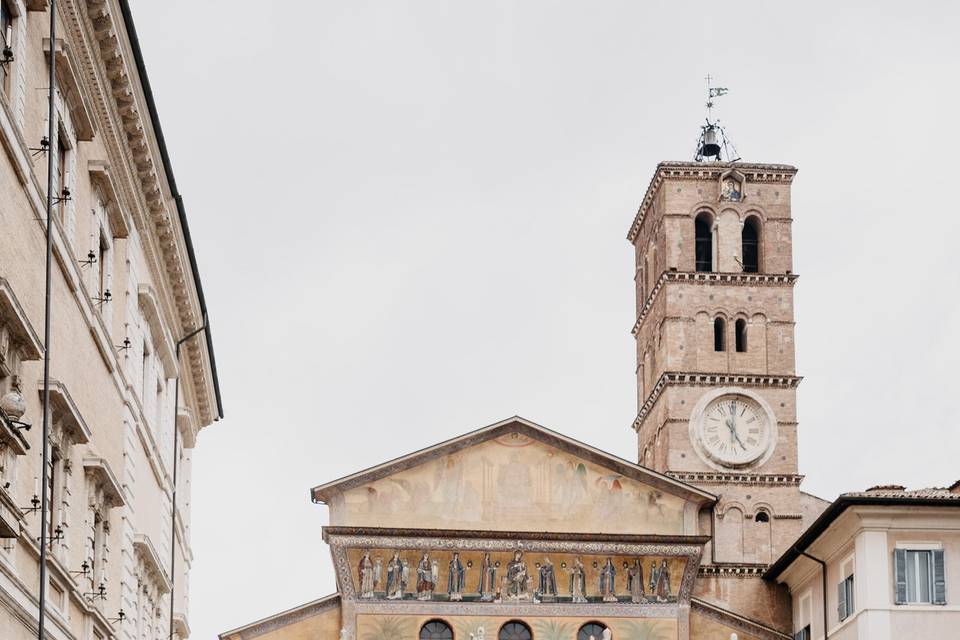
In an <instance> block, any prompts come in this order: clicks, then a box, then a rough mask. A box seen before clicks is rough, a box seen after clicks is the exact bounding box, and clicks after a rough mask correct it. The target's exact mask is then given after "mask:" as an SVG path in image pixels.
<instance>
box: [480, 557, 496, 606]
mask: <svg viewBox="0 0 960 640" xmlns="http://www.w3.org/2000/svg"><path fill="white" fill-rule="evenodd" d="M477 591H479V592H480V601H481V602H493V599H494V597H495V596H496V593H497V565H495V564H494V563H493V560H491V559H490V554H489V553H485V554H483V562H482V563H480V586H479V587H478V588H477Z"/></svg>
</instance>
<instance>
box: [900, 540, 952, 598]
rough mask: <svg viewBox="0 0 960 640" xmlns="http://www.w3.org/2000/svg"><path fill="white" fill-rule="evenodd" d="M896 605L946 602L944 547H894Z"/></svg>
mask: <svg viewBox="0 0 960 640" xmlns="http://www.w3.org/2000/svg"><path fill="white" fill-rule="evenodd" d="M893 574H894V592H895V593H894V596H895V599H894V602H895V603H896V604H946V603H947V581H946V565H945V561H944V552H943V549H896V550H895V551H894V552H893Z"/></svg>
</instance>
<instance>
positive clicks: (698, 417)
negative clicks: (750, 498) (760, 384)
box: [690, 389, 777, 468]
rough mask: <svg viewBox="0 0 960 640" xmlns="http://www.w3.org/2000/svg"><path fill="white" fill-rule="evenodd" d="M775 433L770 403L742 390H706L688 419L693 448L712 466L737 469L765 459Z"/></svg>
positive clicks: (774, 440) (774, 438)
mask: <svg viewBox="0 0 960 640" xmlns="http://www.w3.org/2000/svg"><path fill="white" fill-rule="evenodd" d="M776 433H777V422H776V419H775V418H774V417H773V412H772V411H771V410H770V407H769V405H767V403H766V402H764V401H763V399H762V398H760V397H758V396H755V395H754V394H752V393H748V392H746V391H745V390H738V389H719V390H716V391H713V392H711V393H708V394H707V395H705V396H704V397H703V398H701V400H700V402H699V403H698V404H697V406H696V407H695V408H694V412H693V415H692V416H691V419H690V436H691V440H692V442H693V444H694V448H695V449H696V450H697V453H699V454H700V456H701V457H702V458H704V460H705V461H706V462H707V463H708V464H710V466H712V467H720V468H724V467H725V468H730V467H733V468H737V467H745V466H748V465H751V464H755V463H757V462H758V461H766V459H767V458H769V456H770V454H771V453H773V448H774V446H775V445H776V437H777V435H776Z"/></svg>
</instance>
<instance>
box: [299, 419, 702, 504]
mask: <svg viewBox="0 0 960 640" xmlns="http://www.w3.org/2000/svg"><path fill="white" fill-rule="evenodd" d="M511 432H517V433H522V434H524V435H527V436H530V437H532V438H534V439H535V440H538V441H540V442H543V443H545V444H548V445H551V446H554V447H556V448H558V449H561V450H563V451H566V452H567V453H571V454H573V455H578V456H581V457H583V458H586V459H588V460H590V461H591V462H593V463H595V464H598V465H600V466H604V467H608V468H610V469H613V470H615V471H617V472H618V473H621V474H622V475H624V476H628V477H632V478H634V479H636V480H639V481H640V482H644V483H646V484H649V485H651V486H654V487H656V488H658V489H661V490H663V491H666V492H667V493H670V494H673V495H677V496H679V497H682V498H685V499H687V500H691V501H693V502H698V503H703V504H707V503H713V502H716V501H717V496H715V495H713V494H712V493H709V492H707V491H704V490H703V489H699V488H697V487H694V486H692V485H689V484H687V483H685V482H682V481H680V480H676V479H674V478H671V477H670V476H667V475H664V474H662V473H658V472H656V471H653V470H652V469H648V468H647V467H643V466H641V465H639V464H635V463H633V462H629V461H628V460H625V459H623V458H620V457H618V456H615V455H613V454H611V453H607V452H606V451H602V450H600V449H597V448H595V447H591V446H590V445H588V444H585V443H583V442H580V441H579V440H575V439H573V438H569V437H567V436H565V435H563V434H561V433H558V432H556V431H553V430H552V429H548V428H546V427H543V426H541V425H539V424H536V423H534V422H530V421H529V420H526V419H524V418H521V417H519V416H513V417H512V418H508V419H506V420H501V421H500V422H495V423H494V424H491V425H487V426H485V427H481V428H479V429H476V430H474V431H470V432H467V433H465V434H463V435H460V436H457V437H455V438H451V439H450V440H445V441H443V442H439V443H437V444H435V445H432V446H430V447H426V448H424V449H420V450H419V451H414V452H413V453H410V454H407V455H405V456H401V457H399V458H395V459H393V460H389V461H387V462H384V463H382V464H379V465H375V466H373V467H369V468H367V469H364V470H362V471H358V472H356V473H353V474H350V475H348V476H344V477H342V478H339V479H337V480H333V481H332V482H328V483H326V484H322V485H319V486H316V487H314V488H312V489H311V490H310V498H311V500H312V501H313V502H319V503H323V504H328V503H329V501H330V498H331V497H332V496H333V495H335V494H338V493H342V492H344V491H346V490H348V489H352V488H355V487H358V486H360V485H363V484H366V483H368V482H373V481H374V480H379V479H380V478H384V477H386V476H388V475H391V474H393V473H397V472H399V471H403V470H404V469H409V468H411V467H415V466H419V465H421V464H423V463H424V462H427V461H428V460H431V459H433V458H436V457H439V456H443V455H447V454H450V453H453V452H455V451H459V450H460V449H463V448H464V447H468V446H472V445H475V444H479V443H481V442H486V441H487V440H492V439H493V438H496V437H498V436H501V435H505V434H507V433H511Z"/></svg>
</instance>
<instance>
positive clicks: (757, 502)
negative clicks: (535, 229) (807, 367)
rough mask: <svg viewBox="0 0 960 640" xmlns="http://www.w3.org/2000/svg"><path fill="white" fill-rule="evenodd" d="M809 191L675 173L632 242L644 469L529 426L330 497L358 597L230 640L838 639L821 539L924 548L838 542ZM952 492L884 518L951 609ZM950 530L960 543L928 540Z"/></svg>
mask: <svg viewBox="0 0 960 640" xmlns="http://www.w3.org/2000/svg"><path fill="white" fill-rule="evenodd" d="M795 174H796V169H795V168H793V167H790V166H784V165H765V164H749V163H740V162H735V163H724V162H710V163H705V162H665V163H661V164H660V165H659V166H658V167H657V169H656V171H655V173H654V176H653V179H652V180H651V182H650V185H649V187H648V189H647V191H646V194H645V195H644V197H643V199H642V201H641V205H640V208H639V211H638V212H637V214H636V216H635V218H634V220H633V223H632V224H631V225H630V228H629V232H628V236H627V237H628V240H629V241H630V242H631V244H632V245H633V247H634V250H635V283H636V284H635V286H636V300H637V306H636V312H637V320H636V323H635V324H634V327H633V335H634V336H635V338H636V349H637V351H636V353H637V404H638V412H637V417H636V420H635V421H634V423H633V429H634V430H635V431H636V433H637V439H638V440H637V442H638V448H637V453H636V456H637V458H636V459H637V460H638V463H637V464H635V463H632V462H628V461H626V460H623V459H621V458H618V457H616V456H613V455H611V454H608V453H604V452H602V451H598V450H597V449H594V448H592V447H590V446H589V445H586V444H583V443H580V442H576V441H573V440H571V439H569V438H567V437H565V436H563V435H561V434H559V433H556V432H553V431H551V430H549V429H546V428H544V427H541V426H538V425H536V424H534V423H532V422H529V421H527V420H524V419H522V418H511V419H508V420H505V421H503V422H500V423H497V424H494V425H491V426H488V427H484V428H481V429H479V430H476V431H472V432H470V433H467V434H465V435H463V436H460V437H458V438H454V439H453V440H449V441H446V442H443V443H440V444H438V445H436V446H434V447H431V448H428V449H426V450H423V451H419V452H416V453H414V454H411V455H408V456H405V457H402V458H398V459H396V460H393V461H390V462H386V463H384V464H382V465H379V466H376V467H373V468H371V469H367V470H365V471H361V472H359V473H356V474H354V475H351V476H348V477H346V478H342V479H340V480H336V481H334V482H330V483H327V484H323V485H320V486H318V487H315V488H313V489H312V498H313V500H314V502H317V503H321V504H325V505H327V507H328V508H329V511H330V525H329V526H328V527H325V529H324V532H323V537H324V540H325V541H326V542H327V543H328V544H329V546H330V550H331V553H332V557H333V562H334V567H335V571H336V576H337V593H336V594H334V595H331V596H328V597H326V598H322V599H320V600H317V601H314V602H311V603H308V604H306V605H303V606H301V607H298V608H295V609H291V610H289V611H286V612H283V613H280V614H277V615H275V616H271V617H269V618H267V619H264V620H260V621H257V622H254V623H251V624H248V625H245V626H243V627H240V628H238V629H234V630H233V631H228V632H225V633H223V634H221V636H220V638H221V640H253V639H255V638H256V639H259V640H307V639H311V640H312V639H318V640H334V639H335V638H336V637H337V636H339V637H340V639H341V640H400V639H404V638H419V639H420V640H454V639H456V640H486V638H490V640H494V639H496V640H531V639H533V638H536V640H574V639H576V640H610V639H611V638H616V639H617V640H654V639H662V640H666V639H671V640H673V639H678V640H687V639H688V638H693V639H696V640H707V639H716V640H719V639H722V640H728V639H732V638H735V637H736V638H739V640H747V639H751V640H761V639H763V640H768V639H773V638H791V637H798V638H810V637H814V638H816V637H822V633H823V631H822V629H823V626H822V625H821V626H820V627H819V630H820V631H819V633H820V634H821V635H820V636H817V635H813V636H811V635H810V633H811V631H817V627H816V626H815V625H814V628H813V629H812V630H811V629H809V628H808V627H807V626H806V625H807V624H809V619H810V615H812V613H811V614H810V615H807V614H806V613H804V614H803V615H800V614H798V610H799V611H808V610H809V611H814V610H816V609H815V608H811V607H812V605H811V603H810V599H811V598H813V599H816V597H818V596H817V593H824V592H823V590H822V589H821V590H820V591H819V592H818V591H817V590H816V589H815V588H813V587H812V586H811V585H812V584H813V583H814V582H815V580H816V579H817V574H816V573H815V572H813V573H812V572H811V569H810V568H809V567H808V566H807V564H804V563H805V562H806V560H805V558H806V557H805V556H803V557H800V558H797V557H795V556H794V555H792V554H795V553H796V549H797V544H798V542H801V543H803V544H804V545H807V547H808V548H810V549H811V550H812V551H811V552H810V554H811V555H813V553H814V552H816V553H823V554H829V553H832V550H833V549H834V546H835V547H836V549H837V550H838V553H851V552H852V551H851V549H853V548H854V547H855V549H856V554H857V558H858V562H860V554H861V547H864V548H865V549H866V550H867V551H869V554H867V555H864V559H863V561H862V565H861V564H858V569H857V571H860V570H861V569H860V567H863V570H864V571H866V572H867V575H868V576H870V575H876V576H879V577H883V576H885V575H887V574H886V573H884V572H883V571H882V570H879V569H876V568H870V566H869V565H870V563H877V564H879V565H884V566H886V563H891V562H894V556H893V555H891V554H889V553H888V551H889V550H890V549H893V548H894V546H896V545H897V544H900V543H899V542H890V543H889V544H891V545H894V546H891V547H889V548H888V547H887V546H884V545H885V544H887V539H886V538H884V537H883V536H884V535H886V534H883V533H877V530H876V529H875V528H873V524H870V527H871V528H870V531H869V532H866V531H865V529H864V528H863V527H864V526H866V525H865V524H864V523H867V520H862V521H854V520H852V519H851V518H852V516H851V517H847V519H846V520H844V519H843V518H838V519H837V520H836V522H837V523H841V521H842V522H843V523H846V524H845V525H844V526H847V527H849V529H850V530H851V531H853V532H859V531H864V533H863V534H862V537H863V538H864V542H863V543H861V541H860V537H857V538H856V542H850V540H851V538H849V537H842V538H839V539H836V538H831V540H830V541H829V542H820V540H821V538H822V537H823V536H825V535H826V534H825V533H824V531H828V530H829V529H828V528H827V524H828V523H827V520H826V519H829V518H830V517H831V514H836V513H837V509H840V507H838V506H837V503H834V504H833V505H832V506H831V505H829V503H828V502H826V501H824V500H821V499H819V498H817V497H815V496H812V495H809V494H807V493H804V492H803V491H802V490H801V488H800V486H801V482H802V480H803V477H802V476H801V475H799V473H798V461H797V434H798V429H799V425H798V421H797V406H796V393H797V387H798V385H799V384H800V377H799V376H798V375H797V372H796V368H795V348H794V308H793V289H794V286H795V284H796V282H797V275H796V274H795V273H794V271H793V259H792V233H791V223H792V213H791V206H790V202H791V188H792V184H793V179H794V176H795ZM937 494H938V496H939V497H940V498H942V499H941V500H940V501H939V502H938V503H937V506H936V507H930V508H936V509H939V511H938V514H939V515H937V516H932V515H931V516H929V517H921V516H920V515H919V514H913V515H909V514H907V513H906V512H910V509H911V507H910V505H906V504H903V503H898V505H897V506H896V507H888V506H886V505H881V504H875V505H874V506H875V507H877V509H887V508H896V509H900V510H901V511H904V517H903V518H902V520H901V522H902V527H889V528H890V529H897V535H898V536H899V537H898V540H901V541H902V540H906V541H907V542H906V543H904V544H906V545H907V546H906V547H904V549H907V550H908V551H911V552H916V551H923V550H933V549H940V553H938V554H935V553H931V555H930V556H929V557H927V556H924V560H923V561H924V562H928V565H925V566H927V568H928V569H929V572H928V574H924V575H926V576H927V578H928V579H929V586H930V589H928V591H927V593H929V592H935V591H936V588H935V587H936V585H937V584H940V583H941V582H942V581H943V576H944V572H946V574H947V575H948V576H950V577H949V579H950V580H953V581H956V580H957V577H958V574H960V567H957V566H956V558H957V556H958V555H960V550H954V549H949V548H948V549H946V554H947V556H948V557H950V558H953V559H954V560H951V561H948V562H947V563H946V565H944V563H943V562H939V564H938V563H937V561H936V560H937V558H939V559H940V560H942V559H943V557H944V554H943V551H944V546H948V547H951V546H952V547H956V544H957V542H956V531H957V527H958V524H960V512H957V511H956V509H955V507H956V506H960V500H955V499H953V498H948V497H944V496H946V495H947V494H951V492H949V491H947V490H942V491H938V492H937ZM941 494H942V495H941ZM954 494H955V492H954V493H953V494H951V495H953V496H954V497H958V496H956V495H954ZM914 506H919V505H914ZM924 508H927V507H924ZM850 512H851V513H860V511H859V507H857V508H854V509H853V510H852V511H850ZM898 513H899V512H898ZM911 513H912V512H911ZM873 517H874V518H875V519H882V518H883V517H884V516H883V514H882V513H880V514H874V515H873ZM891 517H892V513H891ZM933 519H936V521H937V522H938V523H939V525H940V526H941V530H940V531H939V532H938V533H932V532H931V531H930V530H923V529H922V527H924V526H926V523H928V522H929V521H932V520H933ZM858 522H859V523H861V524H858ZM871 523H872V521H871ZM830 526H833V527H838V526H841V525H840V524H835V525H830ZM858 527H861V528H858ZM804 531H807V533H806V534H804V533H803V532H804ZM811 531H813V532H818V533H817V536H819V537H816V536H815V537H811V536H813V534H811V533H810V532H811ZM941 533H942V534H943V535H942V536H941V535H940V534H941ZM855 535H857V536H860V535H861V534H860V533H855ZM938 536H940V538H946V539H947V542H944V543H938ZM950 536H953V537H952V538H951V537H950ZM931 537H932V540H931ZM881 538H882V539H881ZM937 544H941V546H940V547H937V546H936V545H937ZM830 545H834V546H830ZM896 548H897V549H899V548H900V547H896ZM864 553H866V551H865V552H864ZM896 555H897V557H899V554H896ZM911 557H912V558H914V561H915V562H921V561H920V560H917V559H916V556H911ZM778 558H779V560H778ZM951 562H952V563H953V564H951ZM771 565H773V567H774V569H771V568H770V567H771ZM844 566H845V565H844ZM844 571H846V569H843V570H841V569H834V568H828V569H827V572H826V574H825V575H826V579H827V581H828V583H829V582H833V583H838V584H840V583H843V584H841V587H842V588H845V589H846V588H848V586H846V583H845V580H846V576H847V575H849V574H846V573H844ZM851 571H852V569H851ZM888 573H890V572H888ZM841 574H842V575H841ZM891 575H892V573H891ZM916 575H919V574H916ZM924 579H926V578H924ZM917 581H921V578H917ZM851 584H852V583H851ZM857 584H858V585H860V587H858V588H862V589H863V590H864V591H865V593H868V594H869V597H868V598H866V599H863V598H861V600H863V601H864V602H866V601H868V600H869V601H871V602H879V600H882V599H883V598H884V597H885V596H889V598H890V599H889V604H890V606H889V609H894V608H895V607H900V611H904V612H906V610H907V609H910V608H912V609H911V614H912V615H914V616H921V617H924V616H925V617H926V618H930V617H931V616H933V615H934V614H937V615H939V616H940V617H938V618H936V620H937V622H930V623H927V628H931V629H932V628H944V625H945V624H947V623H948V620H947V617H946V616H943V615H942V614H943V613H944V612H945V607H946V609H948V610H950V611H954V612H956V611H960V607H958V606H957V604H956V603H953V602H952V601H951V602H947V603H946V604H944V603H941V602H937V601H934V600H931V599H929V598H928V600H927V606H926V608H923V607H922V606H921V607H920V608H917V606H919V603H918V602H917V601H910V600H908V599H904V601H903V602H900V603H896V601H895V600H894V594H895V591H896V589H897V586H896V584H894V583H893V582H891V581H889V580H888V581H886V582H878V583H876V584H872V585H871V586H870V587H869V588H868V587H867V586H864V585H865V581H860V582H858V583H857ZM950 584H954V583H953V582H951V583H950ZM832 588H833V587H831V589H832ZM917 588H919V587H917ZM948 592H949V587H948ZM858 594H859V592H858ZM857 597H859V595H858V596H857ZM852 601H853V598H849V599H847V602H852ZM833 604H835V603H831V604H829V606H833ZM804 607H807V609H804ZM821 610H824V609H823V608H822V607H821ZM843 613H844V614H845V615H844V616H843V617H841V618H839V619H837V618H836V617H833V618H830V617H829V616H828V622H827V625H828V629H830V631H831V633H832V632H833V631H834V630H836V628H837V627H838V625H839V626H845V627H846V628H847V629H856V628H857V627H856V625H854V624H853V623H852V622H851V620H854V619H855V618H857V617H858V616H860V615H863V616H864V620H865V622H864V625H867V624H873V622H872V619H873V618H874V617H876V616H875V615H874V613H873V612H869V613H867V612H865V611H863V610H858V609H856V608H849V610H844V612H843ZM888 614H889V611H888ZM804 616H806V617H804ZM912 619H913V618H910V620H912ZM867 620H870V621H871V622H869V623H868V622H866V621H867ZM900 624H910V623H909V622H902V623H900ZM860 628H867V627H866V626H863V627H860ZM894 628H902V627H898V626H896V625H894ZM845 633H846V634H847V635H845V636H844V637H853V635H850V633H852V632H849V631H848V632H845ZM804 634H806V635H804ZM854 635H855V633H854ZM830 637H834V636H833V635H831V636H830ZM859 637H861V638H863V637H870V638H873V637H875V636H873V635H865V634H863V633H861V634H860V635H859ZM876 637H880V636H876ZM883 637H891V636H883ZM892 637H907V636H903V635H894V636H892ZM928 637H937V636H935V635H931V636H928Z"/></svg>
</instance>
